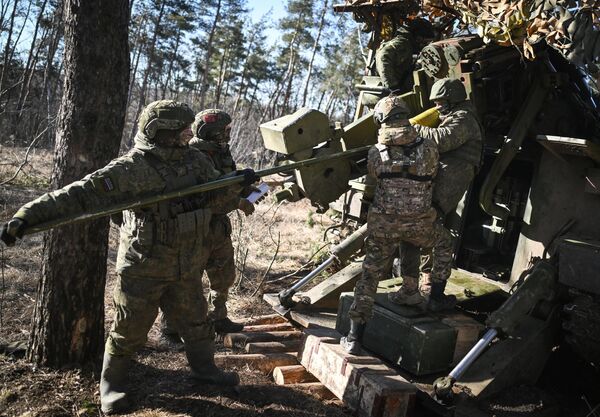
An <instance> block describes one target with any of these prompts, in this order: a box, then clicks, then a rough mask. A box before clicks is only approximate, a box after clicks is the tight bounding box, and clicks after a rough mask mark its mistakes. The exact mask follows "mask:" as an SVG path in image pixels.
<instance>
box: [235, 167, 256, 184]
mask: <svg viewBox="0 0 600 417" xmlns="http://www.w3.org/2000/svg"><path fill="white" fill-rule="evenodd" d="M235 174H236V175H243V176H244V181H242V182H241V184H242V185H243V186H244V187H245V186H248V185H250V184H254V183H255V182H257V181H258V180H260V177H259V176H258V175H256V172H254V170H253V169H252V168H245V169H238V170H237V171H236V172H235Z"/></svg>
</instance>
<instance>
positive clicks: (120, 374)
mask: <svg viewBox="0 0 600 417" xmlns="http://www.w3.org/2000/svg"><path fill="white" fill-rule="evenodd" d="M130 365H131V358H129V357H128V356H112V355H111V354H110V353H108V352H106V351H105V352H104V359H103V361H102V374H101V375H100V404H101V406H102V411H103V412H104V413H105V414H119V413H122V412H123V411H126V410H127V408H129V400H128V399H127V390H126V389H125V387H126V381H127V373H128V371H129V367H130Z"/></svg>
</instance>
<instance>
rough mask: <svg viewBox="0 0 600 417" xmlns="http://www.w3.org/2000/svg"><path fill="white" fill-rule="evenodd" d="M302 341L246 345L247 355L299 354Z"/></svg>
mask: <svg viewBox="0 0 600 417" xmlns="http://www.w3.org/2000/svg"><path fill="white" fill-rule="evenodd" d="M300 344H301V342H300V339H294V340H284V341H282V342H256V343H248V344H246V348H245V351H246V353H276V352H297V351H298V349H300Z"/></svg>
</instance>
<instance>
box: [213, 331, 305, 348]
mask: <svg viewBox="0 0 600 417" xmlns="http://www.w3.org/2000/svg"><path fill="white" fill-rule="evenodd" d="M301 337H302V332H298V331H284V332H252V333H229V334H226V335H225V337H224V338H223V345H224V346H225V347H227V348H234V347H243V346H246V344H247V343H254V342H281V341H284V340H294V339H300V338H301Z"/></svg>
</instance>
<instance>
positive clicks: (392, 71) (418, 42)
mask: <svg viewBox="0 0 600 417" xmlns="http://www.w3.org/2000/svg"><path fill="white" fill-rule="evenodd" d="M433 37H434V32H433V27H432V26H431V24H430V23H429V22H428V21H427V20H424V19H419V18H417V19H413V20H411V21H410V22H409V23H408V24H407V27H406V28H404V27H399V28H398V29H396V33H395V35H394V37H392V38H391V39H384V41H383V42H382V43H381V45H380V46H379V48H378V49H377V51H376V53H375V66H376V68H377V73H378V74H379V77H380V78H381V82H382V84H383V86H384V87H385V88H388V89H389V90H390V91H395V90H399V91H400V92H402V93H405V92H408V91H410V90H411V89H412V85H413V80H412V71H413V69H414V65H413V54H416V53H418V52H419V51H420V50H421V48H422V46H423V44H424V43H425V42H426V40H428V39H432V38H433Z"/></svg>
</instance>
